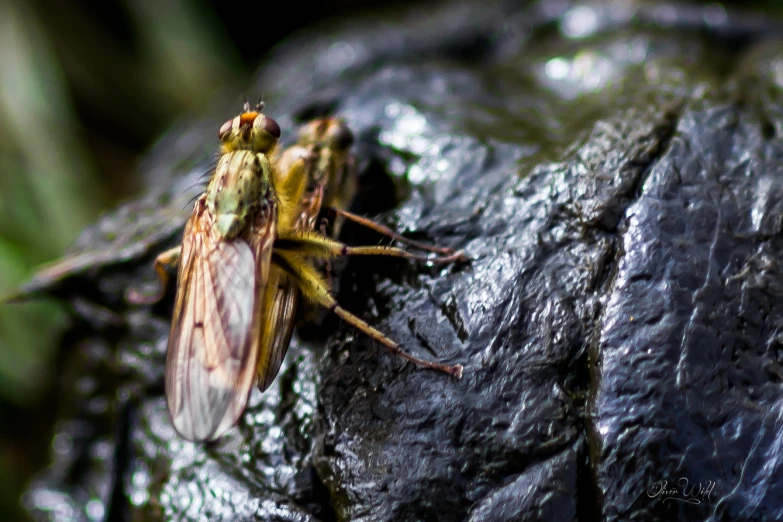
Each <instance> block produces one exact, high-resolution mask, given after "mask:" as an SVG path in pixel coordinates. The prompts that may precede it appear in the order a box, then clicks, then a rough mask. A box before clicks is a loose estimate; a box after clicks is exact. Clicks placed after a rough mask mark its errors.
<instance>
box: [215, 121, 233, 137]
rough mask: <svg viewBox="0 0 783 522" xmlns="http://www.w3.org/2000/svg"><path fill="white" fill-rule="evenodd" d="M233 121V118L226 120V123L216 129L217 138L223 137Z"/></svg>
mask: <svg viewBox="0 0 783 522" xmlns="http://www.w3.org/2000/svg"><path fill="white" fill-rule="evenodd" d="M233 123H234V120H228V121H227V122H226V123H224V124H223V125H221V126H220V130H219V131H218V139H221V140H222V139H223V138H224V137H225V135H226V134H228V132H229V131H230V130H231V125H232V124H233Z"/></svg>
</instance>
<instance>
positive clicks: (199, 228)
mask: <svg viewBox="0 0 783 522" xmlns="http://www.w3.org/2000/svg"><path fill="white" fill-rule="evenodd" d="M206 216H207V215H206V213H205V212H203V209H202V212H200V213H199V212H194V214H193V216H191V218H190V220H188V223H187V225H186V229H185V234H184V236H183V243H182V258H181V260H180V272H179V281H178V288H177V297H176V301H175V309H174V317H173V319H172V328H171V335H170V336H169V346H168V355H167V360H166V398H167V402H168V407H169V412H170V413H171V417H172V422H173V424H174V427H175V428H176V430H177V431H178V432H179V433H180V435H182V436H183V437H184V438H186V439H189V440H193V441H203V440H214V439H216V438H218V437H220V436H221V435H222V434H223V433H224V432H225V431H226V430H228V429H229V428H230V427H231V426H232V425H233V424H234V423H235V422H236V421H237V419H238V418H239V415H240V414H241V413H242V411H243V410H244V408H245V406H246V404H247V399H248V395H249V393H250V389H251V388H252V385H253V382H254V380H255V367H256V357H257V354H258V345H259V343H258V341H259V334H260V321H259V317H260V313H259V312H260V309H259V308H260V306H259V301H258V299H257V296H259V295H260V293H261V291H263V289H264V287H265V284H266V279H267V276H268V273H269V263H270V256H271V251H272V248H271V243H272V242H271V240H263V238H262V239H259V240H257V241H251V242H250V243H248V242H247V241H245V240H243V239H235V240H232V241H225V240H220V239H218V238H216V237H215V236H214V235H213V234H212V232H211V229H210V227H209V226H208V222H207V220H206V219H205V218H206ZM273 230H274V219H272V220H271V221H270V222H268V223H267V224H266V227H265V228H264V229H263V231H262V233H263V234H269V233H270V232H273ZM271 235H272V236H273V235H274V234H273V233H272V234H271Z"/></svg>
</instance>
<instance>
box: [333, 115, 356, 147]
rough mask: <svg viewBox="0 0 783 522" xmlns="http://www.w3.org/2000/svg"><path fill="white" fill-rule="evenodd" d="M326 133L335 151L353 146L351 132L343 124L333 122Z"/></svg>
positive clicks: (338, 121)
mask: <svg viewBox="0 0 783 522" xmlns="http://www.w3.org/2000/svg"><path fill="white" fill-rule="evenodd" d="M327 132H328V136H329V141H330V142H331V144H332V146H333V147H335V148H336V149H338V150H346V149H348V148H349V147H350V146H351V145H353V132H351V129H349V128H348V126H347V125H346V124H345V123H344V122H342V121H340V120H334V121H333V123H332V125H330V126H329V130H328V131H327Z"/></svg>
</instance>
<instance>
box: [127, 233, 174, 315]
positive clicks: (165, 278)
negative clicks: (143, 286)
mask: <svg viewBox="0 0 783 522" xmlns="http://www.w3.org/2000/svg"><path fill="white" fill-rule="evenodd" d="M181 254H182V247H181V246H178V247H174V248H172V249H170V250H166V251H165V252H163V253H162V254H160V255H159V256H158V257H156V258H155V264H154V267H155V272H156V273H157V274H158V279H159V281H160V286H159V287H158V290H157V291H156V292H154V293H144V292H139V291H137V290H135V289H133V288H130V289H128V292H127V293H126V295H125V298H126V300H127V301H128V302H129V303H131V304H136V305H151V304H155V303H157V302H158V301H160V300H161V299H163V296H164V295H165V294H166V288H168V285H169V273H168V270H169V269H170V268H176V267H177V265H179V258H180V255H181Z"/></svg>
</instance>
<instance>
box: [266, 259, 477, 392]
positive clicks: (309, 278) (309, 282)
mask: <svg viewBox="0 0 783 522" xmlns="http://www.w3.org/2000/svg"><path fill="white" fill-rule="evenodd" d="M297 257H299V256H297V255H296V254H293V256H291V257H289V256H288V255H286V254H285V253H275V254H273V260H274V262H275V264H277V265H278V266H279V267H280V268H282V269H283V270H285V271H286V273H288V275H289V276H290V277H291V278H292V279H293V280H294V281H295V282H296V283H297V285H298V286H299V288H300V290H301V291H302V295H304V296H305V297H307V298H308V299H310V300H312V301H315V302H316V303H318V304H320V305H321V306H323V307H324V308H327V309H328V310H329V311H331V312H334V313H335V314H337V315H338V316H339V317H340V318H341V319H342V320H343V321H345V322H346V323H348V324H350V325H351V326H353V327H354V328H356V329H357V330H360V331H362V332H364V333H365V334H366V335H368V336H369V337H371V338H372V339H375V340H376V341H378V342H379V343H381V344H382V345H383V346H385V347H386V348H387V349H388V350H389V351H391V352H392V353H394V354H396V355H398V356H399V357H402V358H403V359H405V360H406V361H410V362H412V363H413V364H415V365H417V366H420V367H422V368H428V369H430V370H437V371H439V372H443V373H446V374H448V375H451V376H452V377H455V378H457V379H460V378H462V365H461V364H454V365H450V364H440V363H435V362H431V361H425V360H424V359H419V358H418V357H416V356H414V355H411V354H409V353H408V352H406V351H404V350H403V349H402V346H400V345H399V344H397V343H396V342H394V341H392V340H391V339H389V338H388V337H386V335H384V334H383V333H381V332H380V331H378V330H376V329H375V328H373V327H372V326H370V325H369V324H367V323H366V322H365V321H362V320H361V319H359V318H358V317H357V316H355V315H354V314H352V313H351V312H349V311H347V310H345V309H344V308H342V307H341V306H340V305H339V304H338V303H337V301H336V300H335V299H334V297H332V295H331V294H330V293H329V290H328V288H327V287H326V284H325V282H324V281H323V279H322V278H321V276H320V275H319V274H318V271H317V270H315V269H314V268H313V267H312V266H311V265H310V264H308V263H306V262H299V261H301V259H302V258H301V257H299V259H297Z"/></svg>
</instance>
